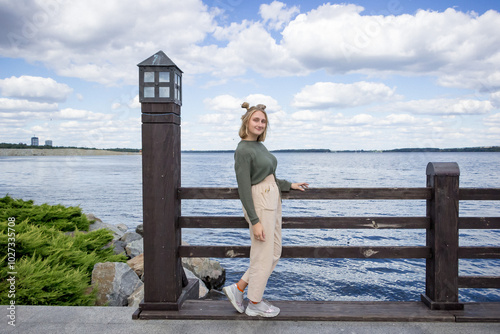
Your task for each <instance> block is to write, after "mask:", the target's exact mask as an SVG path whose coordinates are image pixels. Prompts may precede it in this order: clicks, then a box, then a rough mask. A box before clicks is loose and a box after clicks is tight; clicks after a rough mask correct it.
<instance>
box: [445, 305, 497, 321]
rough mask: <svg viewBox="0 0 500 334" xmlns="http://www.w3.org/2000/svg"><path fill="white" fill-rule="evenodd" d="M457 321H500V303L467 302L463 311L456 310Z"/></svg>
mask: <svg viewBox="0 0 500 334" xmlns="http://www.w3.org/2000/svg"><path fill="white" fill-rule="evenodd" d="M454 313H455V317H456V322H500V303H498V302H496V303H495V302H490V303H465V305H464V310H463V311H455V312H454Z"/></svg>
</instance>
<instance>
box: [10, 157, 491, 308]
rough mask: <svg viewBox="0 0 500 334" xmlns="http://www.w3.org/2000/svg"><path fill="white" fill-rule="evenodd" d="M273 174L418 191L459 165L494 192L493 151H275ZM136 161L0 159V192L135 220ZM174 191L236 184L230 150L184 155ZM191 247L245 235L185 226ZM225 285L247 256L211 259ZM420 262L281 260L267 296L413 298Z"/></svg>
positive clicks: (307, 205) (311, 241)
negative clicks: (434, 172)
mask: <svg viewBox="0 0 500 334" xmlns="http://www.w3.org/2000/svg"><path fill="white" fill-rule="evenodd" d="M275 155H276V157H277V158H278V172H277V176H278V178H282V179H287V180H290V181H307V182H309V183H310V186H311V187H318V188H320V187H321V188H322V187H332V188H337V187H425V184H426V175H425V169H426V166H427V163H428V162H430V161H432V162H457V163H458V164H459V166H460V171H461V175H460V186H461V187H484V188H500V168H499V162H500V153H435V152H433V153H281V152H280V153H275ZM141 159H142V157H141V156H139V155H122V156H86V157H75V156H68V157H55V156H45V157H42V156H39V157H0V196H4V195H7V194H8V195H10V196H12V197H14V198H22V199H25V200H28V199H33V200H34V201H35V203H36V204H42V203H49V204H63V205H67V206H80V207H81V208H82V209H83V211H84V212H85V213H93V214H95V215H96V216H97V217H99V218H101V219H102V220H103V221H105V222H108V223H112V224H119V223H124V224H126V225H127V226H128V227H129V228H130V229H131V230H133V229H134V228H135V227H136V226H137V225H138V224H141V223H142V184H141V180H142V172H141ZM182 186H184V187H235V186H236V180H235V177H234V170H233V154H232V153H183V154H182ZM182 212H183V215H186V216H188V215H231V216H240V215H242V211H241V204H240V202H239V201H237V200H225V201H214V200H205V201H195V200H190V201H184V202H183V204H182ZM283 214H284V215H285V216H340V217H341V216H385V215H388V216H425V201H418V200H413V201H380V200H379V201H375V200H372V201H367V200H365V201H350V200H349V201H346V200H343V201H300V200H293V201H292V200H290V201H286V200H285V201H283ZM460 215H461V216H483V217H484V216H495V217H498V216H500V203H499V202H498V201H496V202H495V201H481V202H474V201H461V202H460ZM183 240H185V241H187V242H188V243H190V244H193V245H249V244H250V242H249V235H248V230H246V229H235V230H228V229H220V230H217V229H209V230H207V229H203V230H201V229H184V230H183ZM283 244H284V245H325V246H348V245H349V246H359V245H365V246H407V245H411V246H423V245H425V232H424V231H423V230H374V231H372V230H327V229H321V230H284V231H283ZM460 245H461V246H495V247H498V246H499V245H500V230H461V232H460ZM218 260H219V261H220V262H221V264H222V265H223V266H224V268H226V271H227V281H228V282H233V281H236V280H238V279H239V278H240V276H241V275H242V274H243V272H244V271H245V270H246V268H247V266H248V259H218ZM499 268H500V260H460V274H461V275H493V276H495V275H496V276H498V275H500V269H499ZM424 291H425V261H424V260H421V259H401V260H400V259H395V260H391V259H388V260H385V259H373V260H361V259H282V260H281V261H280V263H279V264H278V266H277V268H276V270H275V272H274V273H273V275H272V276H271V278H270V281H269V284H268V288H267V289H266V295H265V297H266V298H268V299H271V300H273V299H274V300H377V301H381V300H393V301H394V300H398V301H399V300H401V301H403V300H410V301H412V300H420V294H421V293H423V292H424ZM460 299H461V301H463V302H469V301H475V302H478V301H500V290H498V289H460Z"/></svg>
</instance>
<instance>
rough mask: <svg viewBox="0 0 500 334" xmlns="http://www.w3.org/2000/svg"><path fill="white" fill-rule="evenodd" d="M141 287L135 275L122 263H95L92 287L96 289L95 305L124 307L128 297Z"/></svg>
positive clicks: (140, 282)
mask: <svg viewBox="0 0 500 334" xmlns="http://www.w3.org/2000/svg"><path fill="white" fill-rule="evenodd" d="M141 285H143V283H142V281H141V280H140V279H139V277H138V276H137V274H136V273H135V272H134V271H133V270H132V269H131V268H130V266H129V265H128V264H126V263H123V262H104V263H97V264H96V265H95V266H94V270H93V271H92V286H94V287H97V302H96V304H97V305H101V306H102V305H109V306H126V305H127V304H128V300H127V299H128V297H129V296H130V295H131V294H132V293H133V292H134V291H135V290H137V288H138V287H140V286H141Z"/></svg>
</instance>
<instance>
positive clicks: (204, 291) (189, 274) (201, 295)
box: [184, 268, 209, 298]
mask: <svg viewBox="0 0 500 334" xmlns="http://www.w3.org/2000/svg"><path fill="white" fill-rule="evenodd" d="M184 272H185V273H186V276H187V278H191V279H197V280H198V283H199V286H200V289H199V291H198V298H204V297H205V296H206V295H207V294H208V292H209V290H208V288H207V286H206V285H205V283H204V282H203V281H202V280H201V279H199V278H198V277H196V275H195V274H194V273H193V272H192V271H191V270H189V269H186V268H184Z"/></svg>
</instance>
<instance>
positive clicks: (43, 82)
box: [0, 75, 73, 102]
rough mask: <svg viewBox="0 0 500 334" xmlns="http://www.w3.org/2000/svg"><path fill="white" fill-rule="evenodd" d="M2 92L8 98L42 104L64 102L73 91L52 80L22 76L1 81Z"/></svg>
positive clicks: (0, 88)
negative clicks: (40, 102)
mask: <svg viewBox="0 0 500 334" xmlns="http://www.w3.org/2000/svg"><path fill="white" fill-rule="evenodd" d="M0 90H1V91H2V95H3V96H6V97H14V98H21V99H28V100H34V101H42V102H63V101H65V100H66V98H67V97H68V95H69V94H71V93H72V92H73V89H72V88H70V87H69V86H68V85H66V84H61V83H58V82H56V81H55V80H54V79H52V78H41V77H33V76H29V75H22V76H20V77H14V76H13V77H10V78H6V79H0Z"/></svg>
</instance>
